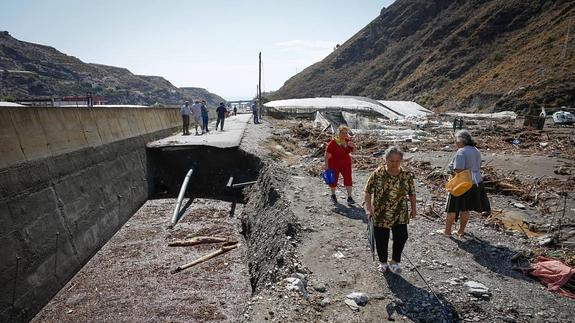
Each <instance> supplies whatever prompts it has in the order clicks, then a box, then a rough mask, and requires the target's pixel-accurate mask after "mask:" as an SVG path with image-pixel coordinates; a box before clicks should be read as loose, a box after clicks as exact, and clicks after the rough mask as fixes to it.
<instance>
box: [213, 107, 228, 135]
mask: <svg viewBox="0 0 575 323" xmlns="http://www.w3.org/2000/svg"><path fill="white" fill-rule="evenodd" d="M226 112H228V110H227V109H226V106H225V105H224V103H223V102H220V106H219V107H218V108H217V109H216V113H217V114H218V120H217V121H216V130H218V126H219V125H220V123H221V127H220V131H224V119H225V118H226Z"/></svg>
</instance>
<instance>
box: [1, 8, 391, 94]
mask: <svg viewBox="0 0 575 323" xmlns="http://www.w3.org/2000/svg"><path fill="white" fill-rule="evenodd" d="M392 2H393V1H392V0H359V1H344V0H308V1H305V0H291V1H288V0H285V1H284V0H277V1H272V0H268V1H264V0H235V1H233V0H228V1H224V0H210V1H208V0H203V1H202V0H193V1H192V0H188V1H184V0H164V1H160V0H92V1H85V0H49V1H45V0H2V3H1V4H0V30H7V31H8V32H10V34H11V35H12V36H13V37H15V38H17V39H19V40H23V41H28V42H33V43H39V44H43V45H48V46H52V47H55V48H56V49H58V50H60V51H61V52H64V53H66V54H68V55H72V56H76V57H78V58H79V59H81V60H82V61H84V62H89V63H99V64H106V65H113V66H120V67H125V68H128V69H129V70H130V71H131V72H133V73H135V74H143V75H158V76H163V77H165V78H166V79H168V80H169V81H170V82H172V83H173V84H174V85H176V86H180V87H183V86H194V87H203V88H206V89H208V90H209V91H211V92H214V93H216V94H219V95H221V96H223V97H224V98H226V99H228V100H229V99H238V98H250V97H252V96H253V95H254V94H255V91H256V84H257V68H258V64H257V59H258V57H257V56H258V52H260V51H261V52H262V61H263V67H264V68H263V71H264V75H263V86H262V89H263V90H277V89H278V88H279V87H281V86H282V85H283V83H284V82H285V81H286V80H287V79H288V78H290V77H291V76H293V75H295V73H296V71H301V70H302V69H304V68H305V67H307V66H309V65H311V64H313V63H315V62H317V61H319V60H321V59H322V58H324V57H325V56H327V55H328V54H329V53H330V52H331V51H332V50H333V47H334V46H335V44H338V43H340V44H341V43H343V42H345V41H346V40H347V39H348V38H350V37H351V36H353V35H354V34H355V33H356V32H357V31H359V30H360V29H361V28H363V27H364V26H365V25H367V24H368V23H369V22H370V21H371V20H373V19H374V18H375V17H377V16H378V15H379V12H380V10H381V9H382V8H383V7H386V6H389V5H390V4H391V3H392Z"/></svg>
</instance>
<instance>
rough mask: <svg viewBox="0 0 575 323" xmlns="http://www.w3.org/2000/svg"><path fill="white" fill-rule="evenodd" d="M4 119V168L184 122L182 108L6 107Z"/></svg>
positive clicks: (0, 134) (0, 115) (0, 111)
mask: <svg viewBox="0 0 575 323" xmlns="http://www.w3.org/2000/svg"><path fill="white" fill-rule="evenodd" d="M0 120H2V122H1V123H0V124H1V128H0V169H3V168H6V167H10V166H13V165H16V164H19V163H22V162H28V161H32V160H36V159H40V158H46V157H54V156H57V155H59V154H63V153H68V152H71V151H75V150H78V149H82V148H86V147H97V146H99V145H102V144H106V143H110V142H114V141H118V140H122V139H127V138H131V137H135V136H140V135H145V134H149V133H153V132H156V131H160V130H165V129H170V128H174V127H177V126H179V125H180V122H181V121H180V114H179V108H177V107H169V108H158V107H90V108H87V107H2V108H0ZM159 120H161V122H160V121H159Z"/></svg>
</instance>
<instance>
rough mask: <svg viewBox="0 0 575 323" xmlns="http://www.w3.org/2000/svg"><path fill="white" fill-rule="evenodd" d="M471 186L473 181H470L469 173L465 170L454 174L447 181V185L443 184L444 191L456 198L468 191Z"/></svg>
mask: <svg viewBox="0 0 575 323" xmlns="http://www.w3.org/2000/svg"><path fill="white" fill-rule="evenodd" d="M472 186H473V181H472V180H471V172H470V171H469V170H468V169H466V170H463V171H461V172H459V173H455V175H454V176H452V177H451V178H450V179H449V181H447V184H445V189H446V190H447V191H448V192H449V193H450V194H451V195H453V196H455V197H458V196H461V195H463V194H465V192H467V191H469V189H470V188H471V187H472Z"/></svg>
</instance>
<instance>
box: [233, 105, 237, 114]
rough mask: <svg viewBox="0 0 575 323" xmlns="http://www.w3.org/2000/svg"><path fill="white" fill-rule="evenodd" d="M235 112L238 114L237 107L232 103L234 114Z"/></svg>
mask: <svg viewBox="0 0 575 323" xmlns="http://www.w3.org/2000/svg"><path fill="white" fill-rule="evenodd" d="M237 114H238V107H236V106H235V105H234V115H237Z"/></svg>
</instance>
